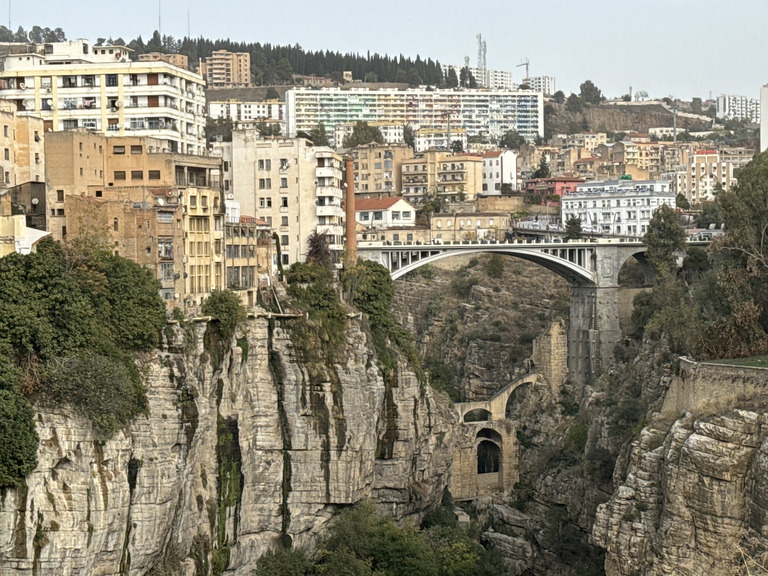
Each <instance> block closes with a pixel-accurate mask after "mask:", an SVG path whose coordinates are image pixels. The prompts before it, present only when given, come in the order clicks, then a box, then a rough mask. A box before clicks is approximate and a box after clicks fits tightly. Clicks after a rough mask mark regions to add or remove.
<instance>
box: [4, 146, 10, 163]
mask: <svg viewBox="0 0 768 576" xmlns="http://www.w3.org/2000/svg"><path fill="white" fill-rule="evenodd" d="M3 157H4V158H5V159H6V160H10V159H11V151H10V150H9V149H8V148H6V149H5V150H3Z"/></svg>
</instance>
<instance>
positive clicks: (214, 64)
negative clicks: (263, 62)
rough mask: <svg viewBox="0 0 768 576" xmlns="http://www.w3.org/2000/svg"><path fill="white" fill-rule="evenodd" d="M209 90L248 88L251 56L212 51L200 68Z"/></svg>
mask: <svg viewBox="0 0 768 576" xmlns="http://www.w3.org/2000/svg"><path fill="white" fill-rule="evenodd" d="M200 73H201V74H203V76H205V78H206V79H207V80H208V87H209V88H248V87H249V86H250V85H251V55H250V54H249V53H248V52H228V51H227V50H214V51H213V54H211V55H210V56H209V57H208V58H206V59H205V62H203V63H202V65H201V66H200Z"/></svg>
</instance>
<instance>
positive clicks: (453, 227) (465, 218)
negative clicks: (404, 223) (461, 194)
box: [429, 212, 509, 242]
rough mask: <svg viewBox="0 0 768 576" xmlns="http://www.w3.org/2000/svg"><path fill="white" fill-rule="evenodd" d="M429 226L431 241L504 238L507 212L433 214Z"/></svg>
mask: <svg viewBox="0 0 768 576" xmlns="http://www.w3.org/2000/svg"><path fill="white" fill-rule="evenodd" d="M429 227H430V231H431V235H432V239H431V240H432V242H454V241H468V240H489V241H490V240H504V239H505V238H506V233H507V230H508V229H509V214H507V213H503V214H499V213H498V212H496V213H494V212H473V213H470V214H433V215H432V217H431V218H430V222H429Z"/></svg>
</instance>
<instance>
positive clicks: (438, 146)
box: [413, 128, 467, 152]
mask: <svg viewBox="0 0 768 576" xmlns="http://www.w3.org/2000/svg"><path fill="white" fill-rule="evenodd" d="M454 142H460V143H461V149H462V150H466V149H467V131H466V130H465V129H463V128H454V129H452V130H451V132H450V134H449V133H448V130H423V129H420V130H414V131H413V147H414V151H415V152H424V151H426V150H451V146H452V145H453V143H454Z"/></svg>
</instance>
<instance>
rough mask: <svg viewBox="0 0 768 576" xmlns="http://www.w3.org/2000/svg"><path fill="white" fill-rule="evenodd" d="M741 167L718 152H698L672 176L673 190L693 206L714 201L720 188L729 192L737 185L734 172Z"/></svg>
mask: <svg viewBox="0 0 768 576" xmlns="http://www.w3.org/2000/svg"><path fill="white" fill-rule="evenodd" d="M741 165H743V164H742V163H739V162H732V161H730V160H725V159H724V158H723V155H721V154H720V152H719V151H718V150H697V151H696V152H695V153H694V154H692V155H691V156H690V157H689V159H688V163H687V164H685V165H683V166H680V167H679V170H678V171H677V172H675V173H673V174H672V182H673V185H674V186H673V189H674V191H675V192H676V193H678V194H683V195H685V197H686V199H687V200H688V202H690V203H691V204H699V203H701V202H705V201H710V200H714V199H715V194H716V192H717V190H718V187H722V189H723V190H728V189H730V188H731V187H732V186H733V185H734V184H736V177H735V176H734V171H735V169H736V168H738V167H739V166H741Z"/></svg>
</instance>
